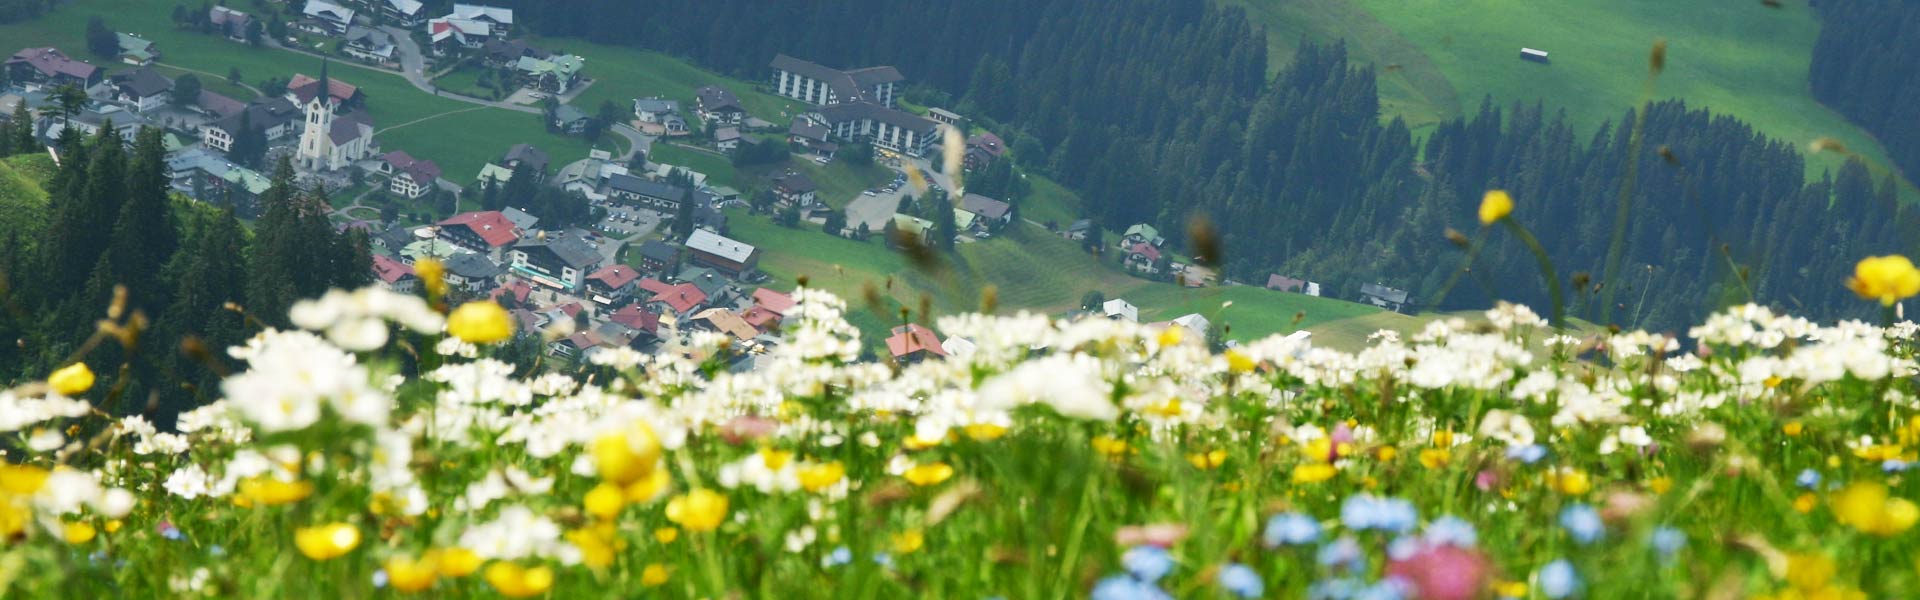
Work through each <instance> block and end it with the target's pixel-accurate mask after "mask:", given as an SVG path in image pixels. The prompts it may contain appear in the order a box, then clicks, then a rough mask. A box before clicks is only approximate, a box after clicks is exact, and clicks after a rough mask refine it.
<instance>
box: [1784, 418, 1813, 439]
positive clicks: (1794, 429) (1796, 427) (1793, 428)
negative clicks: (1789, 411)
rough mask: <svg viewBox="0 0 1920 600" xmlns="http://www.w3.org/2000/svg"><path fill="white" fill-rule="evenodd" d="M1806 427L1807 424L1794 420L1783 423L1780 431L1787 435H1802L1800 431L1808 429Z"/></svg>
mask: <svg viewBox="0 0 1920 600" xmlns="http://www.w3.org/2000/svg"><path fill="white" fill-rule="evenodd" d="M1806 428H1807V426H1806V424H1804V423H1801V422H1799V421H1794V422H1791V423H1787V424H1785V425H1781V426H1780V432H1781V433H1785V434H1787V437H1800V432H1802V431H1806Z"/></svg>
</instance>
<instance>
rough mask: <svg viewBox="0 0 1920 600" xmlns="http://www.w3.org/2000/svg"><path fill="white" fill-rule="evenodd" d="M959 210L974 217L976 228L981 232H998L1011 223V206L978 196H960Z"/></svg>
mask: <svg viewBox="0 0 1920 600" xmlns="http://www.w3.org/2000/svg"><path fill="white" fill-rule="evenodd" d="M960 210H963V211H966V212H968V213H971V214H972V215H973V216H974V217H976V226H977V227H978V228H979V229H980V230H982V231H987V230H998V229H999V228H1000V227H1002V226H1005V225H1006V224H1008V223H1012V222H1013V205H1011V204H1007V203H1006V202H1002V201H999V200H995V199H992V198H988V197H986V196H982V195H979V194H967V195H965V196H961V197H960Z"/></svg>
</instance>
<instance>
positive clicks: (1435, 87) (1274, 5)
mask: <svg viewBox="0 0 1920 600" xmlns="http://www.w3.org/2000/svg"><path fill="white" fill-rule="evenodd" d="M1220 1H1221V3H1223V4H1227V5H1232V6H1239V7H1241V8H1244V9H1246V11H1247V15H1248V17H1250V18H1251V19H1252V20H1253V22H1255V23H1258V24H1260V25H1261V26H1264V27H1266V28H1267V66H1268V67H1269V68H1270V69H1271V70H1273V71H1275V72H1278V71H1279V70H1280V69H1281V68H1284V67H1285V66H1286V65H1287V63H1288V62H1290V61H1292V60H1293V54H1294V51H1295V50H1296V49H1297V48H1298V47H1299V44H1300V41H1301V40H1302V39H1306V40H1310V41H1313V42H1316V43H1323V44H1324V43H1331V42H1333V41H1336V40H1345V41H1346V42H1347V51H1348V53H1349V55H1350V56H1351V57H1352V58H1353V59H1355V60H1357V61H1361V62H1369V63H1373V64H1374V65H1376V66H1378V67H1379V71H1378V73H1379V86H1380V108H1381V110H1382V111H1383V112H1384V113H1386V115H1387V118H1391V117H1392V116H1394V115H1398V116H1401V117H1405V118H1406V120H1407V124H1408V126H1410V127H1412V128H1413V130H1414V133H1415V134H1416V135H1420V134H1424V133H1425V132H1426V131H1427V130H1428V129H1431V128H1432V127H1433V126H1435V125H1437V124H1439V122H1440V121H1443V120H1446V119H1449V118H1453V117H1455V116H1458V115H1459V114H1460V110H1461V106H1460V99H1459V95H1458V94H1457V93H1456V92H1455V89H1454V86H1453V84H1452V83H1450V82H1448V81H1447V76H1446V74H1445V73H1442V72H1441V71H1440V68H1439V67H1437V66H1435V65H1434V64H1433V61H1430V60H1428V59H1427V55H1426V54H1425V53H1423V52H1421V49H1420V47H1419V46H1417V45H1415V44H1414V43H1412V42H1410V41H1408V40H1407V39H1406V38H1405V37H1402V36H1401V35H1400V34H1399V33H1397V32H1395V31H1394V30H1393V28H1391V27H1388V26H1386V24H1383V23H1381V22H1380V21H1379V20H1376V19H1374V18H1373V15H1371V14H1368V13H1367V11H1366V10H1363V9H1361V8H1360V7H1358V6H1356V5H1354V4H1353V3H1352V2H1351V1H1350V0H1220Z"/></svg>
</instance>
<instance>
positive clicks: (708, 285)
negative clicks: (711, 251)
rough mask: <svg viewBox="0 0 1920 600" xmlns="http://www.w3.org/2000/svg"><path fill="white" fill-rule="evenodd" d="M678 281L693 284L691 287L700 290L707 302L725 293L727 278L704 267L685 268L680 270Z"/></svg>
mask: <svg viewBox="0 0 1920 600" xmlns="http://www.w3.org/2000/svg"><path fill="white" fill-rule="evenodd" d="M709 235H711V234H709ZM680 279H682V280H684V281H686V282H687V283H691V284H693V287H697V288H700V293H702V294H706V295H707V299H708V300H709V301H712V300H714V299H716V298H718V297H719V296H720V294H723V293H725V292H726V291H727V278H725V277H721V276H720V274H719V273H715V272H714V271H713V269H709V268H706V267H687V268H685V269H681V270H680Z"/></svg>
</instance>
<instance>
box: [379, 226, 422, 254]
mask: <svg viewBox="0 0 1920 600" xmlns="http://www.w3.org/2000/svg"><path fill="white" fill-rule="evenodd" d="M373 239H374V241H376V242H380V243H381V244H382V245H384V246H386V247H387V248H389V249H391V250H392V251H393V252H399V251H400V249H401V248H405V247H407V244H411V243H413V240H414V237H413V230H412V229H408V228H406V226H404V225H394V226H392V227H388V228H387V230H386V231H382V232H380V234H379V235H376V236H373Z"/></svg>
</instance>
